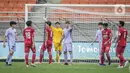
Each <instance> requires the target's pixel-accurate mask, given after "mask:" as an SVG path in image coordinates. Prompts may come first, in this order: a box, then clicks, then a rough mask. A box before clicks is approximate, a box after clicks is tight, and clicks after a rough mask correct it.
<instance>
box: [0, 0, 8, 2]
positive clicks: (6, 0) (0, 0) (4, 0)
mask: <svg viewBox="0 0 130 73" xmlns="http://www.w3.org/2000/svg"><path fill="white" fill-rule="evenodd" d="M5 2H7V3H8V2H9V0H0V3H5Z"/></svg>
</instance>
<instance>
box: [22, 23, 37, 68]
mask: <svg viewBox="0 0 130 73" xmlns="http://www.w3.org/2000/svg"><path fill="white" fill-rule="evenodd" d="M26 25H27V28H25V29H24V30H23V36H24V47H25V49H24V52H25V62H26V66H27V67H29V63H28V55H29V52H30V49H31V50H32V52H33V54H32V63H31V66H33V67H35V64H34V62H35V58H36V48H35V42H34V33H35V30H34V28H33V27H32V21H27V22H26Z"/></svg>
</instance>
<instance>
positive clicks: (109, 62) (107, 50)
mask: <svg viewBox="0 0 130 73" xmlns="http://www.w3.org/2000/svg"><path fill="white" fill-rule="evenodd" d="M109 51H110V46H106V48H105V53H106V57H107V60H108V65H111V59H110V54H109Z"/></svg>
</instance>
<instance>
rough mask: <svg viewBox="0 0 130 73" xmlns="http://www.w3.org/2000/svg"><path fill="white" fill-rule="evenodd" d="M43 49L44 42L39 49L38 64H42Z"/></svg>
mask: <svg viewBox="0 0 130 73" xmlns="http://www.w3.org/2000/svg"><path fill="white" fill-rule="evenodd" d="M44 49H45V43H43V44H42V47H41V49H40V60H39V64H42V60H43V57H44Z"/></svg>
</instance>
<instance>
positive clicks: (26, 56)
mask: <svg viewBox="0 0 130 73" xmlns="http://www.w3.org/2000/svg"><path fill="white" fill-rule="evenodd" d="M25 63H26V65H29V64H28V54H25Z"/></svg>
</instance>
